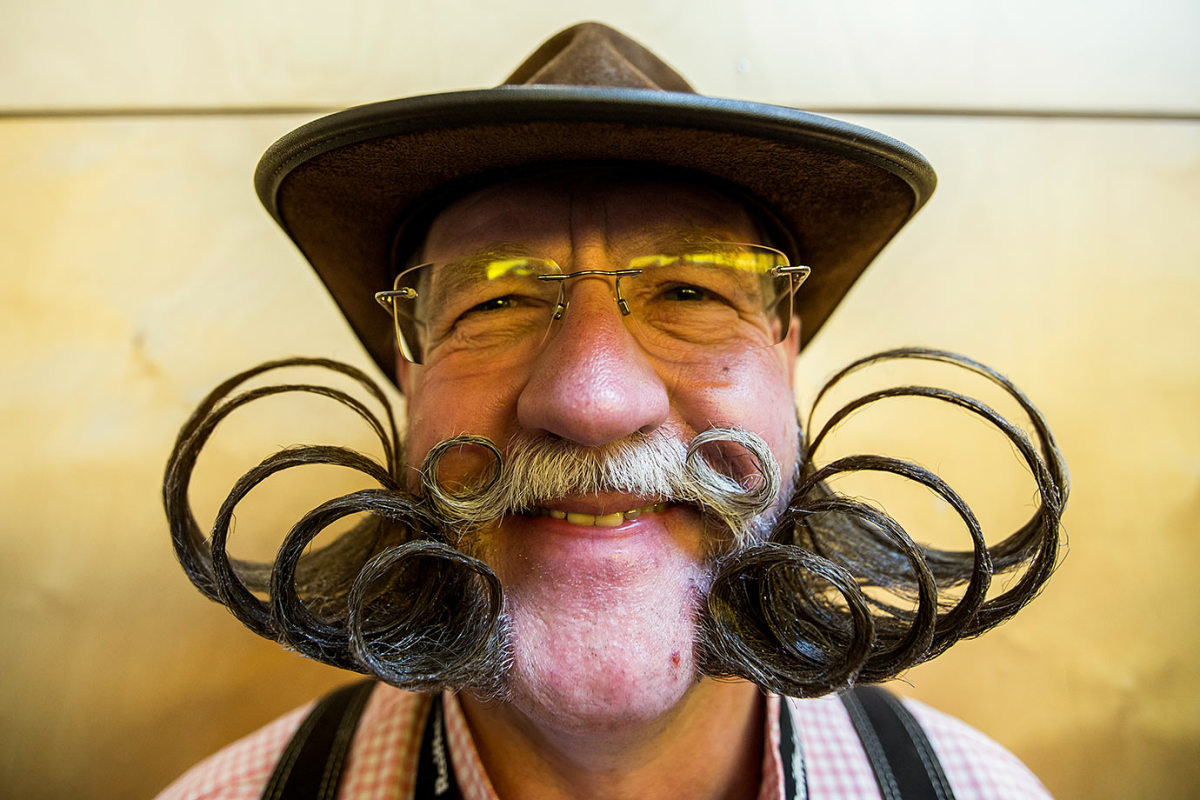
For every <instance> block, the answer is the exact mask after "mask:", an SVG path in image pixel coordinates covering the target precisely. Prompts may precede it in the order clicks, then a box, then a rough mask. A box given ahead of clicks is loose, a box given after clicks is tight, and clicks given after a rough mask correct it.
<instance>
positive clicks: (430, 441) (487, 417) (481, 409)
mask: <svg viewBox="0 0 1200 800" xmlns="http://www.w3.org/2000/svg"><path fill="white" fill-rule="evenodd" d="M408 389H409V393H408V395H407V397H406V402H407V418H408V430H407V434H406V444H407V446H406V451H407V452H406V456H405V460H406V463H407V464H408V465H409V466H410V467H419V466H420V465H421V462H422V461H423V460H424V458H425V454H426V453H428V452H429V449H430V448H432V447H433V446H434V445H435V444H437V443H438V442H440V441H442V440H444V439H448V438H450V437H451V436H457V435H459V434H463V433H471V434H475V435H477V436H486V437H487V438H489V439H491V440H492V441H493V442H495V443H496V445H497V446H498V447H500V448H501V450H503V449H504V444H505V442H506V441H507V439H508V437H509V436H510V435H511V434H512V432H513V431H512V426H513V425H514V423H515V419H516V407H517V397H518V395H519V392H520V383H519V381H517V380H512V379H506V378H505V377H504V376H494V377H492V379H490V380H486V381H482V380H480V379H479V378H478V377H477V376H464V375H461V374H454V373H451V372H449V371H447V370H442V369H438V368H436V367H431V368H429V369H425V370H421V371H419V372H418V373H417V374H416V375H415V376H414V380H413V381H412V382H411V384H410V386H409V387H408Z"/></svg>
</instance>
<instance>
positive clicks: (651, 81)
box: [504, 22, 695, 94]
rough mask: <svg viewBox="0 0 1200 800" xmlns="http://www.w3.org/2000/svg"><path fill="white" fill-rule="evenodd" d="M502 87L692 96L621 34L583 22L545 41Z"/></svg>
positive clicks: (685, 85)
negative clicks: (643, 91)
mask: <svg viewBox="0 0 1200 800" xmlns="http://www.w3.org/2000/svg"><path fill="white" fill-rule="evenodd" d="M504 83H505V84H506V85H513V84H517V85H526V86H528V85H532V84H552V85H558V86H606V87H613V88H624V89H658V90H661V91H668V92H688V93H691V94H695V90H694V89H692V87H691V85H689V84H688V82H687V81H686V80H684V78H683V76H682V75H680V74H679V73H678V72H676V71H675V70H674V69H672V68H671V67H670V65H668V64H667V63H666V62H665V61H663V60H662V59H661V58H659V57H658V56H656V55H654V53H651V52H650V51H649V50H647V49H646V48H645V47H643V46H642V45H640V44H638V43H637V42H635V41H634V40H633V39H630V38H629V37H628V36H626V35H625V34H623V33H621V32H619V31H615V30H613V29H612V28H610V27H608V26H607V25H601V24H600V23H598V22H583V23H580V24H579V25H574V26H572V27H570V28H567V29H566V30H564V31H560V32H559V33H557V34H555V35H554V36H552V37H550V38H549V39H547V40H546V42H545V43H544V44H543V45H542V46H541V47H539V48H538V49H537V50H535V51H534V52H533V54H532V55H531V56H529V58H527V59H525V62H524V63H522V64H521V66H519V67H517V69H516V71H515V72H513V74H512V75H510V76H508V79H507V80H505V81H504Z"/></svg>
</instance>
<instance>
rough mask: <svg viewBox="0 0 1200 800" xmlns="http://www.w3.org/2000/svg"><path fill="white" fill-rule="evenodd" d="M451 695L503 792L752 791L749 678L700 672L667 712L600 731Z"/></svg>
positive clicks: (723, 797)
mask: <svg viewBox="0 0 1200 800" xmlns="http://www.w3.org/2000/svg"><path fill="white" fill-rule="evenodd" d="M459 699H460V701H461V704H462V708H463V711H464V713H465V715H466V718H467V723H468V725H469V726H470V728H471V733H472V735H473V737H474V740H475V745H476V748H477V749H478V751H479V757H480V759H481V761H482V762H483V766H484V768H485V769H486V770H487V774H488V777H489V779H490V780H491V782H492V786H493V788H495V790H496V793H497V795H498V796H499V797H500V798H501V799H502V800H507V799H508V798H516V797H520V798H529V799H530V800H558V799H559V798H584V799H585V800H593V799H594V800H601V799H603V800H617V798H647V799H648V800H653V799H654V798H668V797H670V798H677V797H695V798H712V800H741V799H742V798H753V797H755V796H757V794H758V787H759V783H760V781H761V771H762V748H763V723H764V720H763V714H764V707H765V705H764V701H763V697H762V695H761V693H760V692H759V691H758V689H757V688H756V687H754V686H753V685H752V684H749V683H745V682H740V681H738V682H734V681H721V682H718V681H713V680H710V679H704V680H702V681H700V682H699V683H698V684H696V685H695V686H693V687H692V688H691V690H690V691H688V692H687V694H686V695H685V696H684V697H683V698H682V699H681V700H680V701H679V702H678V703H677V704H676V705H675V706H674V707H673V708H672V709H671V710H670V711H669V712H667V713H666V714H664V715H662V716H660V717H658V718H656V719H653V720H650V721H645V720H638V721H636V722H630V723H628V724H619V723H618V724H611V725H606V726H605V727H604V729H603V730H596V729H570V730H564V729H562V727H561V726H557V725H555V724H553V723H550V724H547V723H546V722H544V721H540V720H537V719H534V718H533V717H532V716H530V715H528V714H526V713H523V712H522V711H520V710H519V709H517V708H515V707H513V706H512V705H511V704H507V703H481V702H479V701H477V700H475V699H473V698H470V697H467V696H465V695H462V696H460V698H459Z"/></svg>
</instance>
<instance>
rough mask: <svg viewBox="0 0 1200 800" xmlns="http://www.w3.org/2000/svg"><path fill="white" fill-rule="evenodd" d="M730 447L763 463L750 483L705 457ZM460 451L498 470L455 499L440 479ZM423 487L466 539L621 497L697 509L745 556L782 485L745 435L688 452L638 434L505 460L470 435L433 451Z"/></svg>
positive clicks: (547, 442)
mask: <svg viewBox="0 0 1200 800" xmlns="http://www.w3.org/2000/svg"><path fill="white" fill-rule="evenodd" d="M730 445H732V446H735V447H738V448H741V449H743V450H744V451H745V452H746V453H747V454H748V455H749V456H750V459H751V461H752V462H754V469H753V470H752V471H750V472H749V473H748V474H742V475H737V474H730V473H731V472H734V470H733V469H732V467H731V464H730V462H729V460H728V459H724V460H722V459H714V458H710V457H706V456H705V452H706V451H707V452H710V453H711V452H712V451H714V450H715V449H717V448H724V447H728V446H730ZM461 447H480V448H483V449H485V450H487V451H488V452H490V453H491V454H492V456H493V458H494V459H495V464H494V468H493V471H492V473H491V475H490V476H489V477H480V478H478V479H476V480H474V481H472V482H468V484H467V485H466V486H465V487H464V488H462V489H458V490H455V491H453V492H452V491H448V490H447V489H445V488H444V487H443V486H442V485H441V483H440V482H439V480H438V471H439V467H440V465H441V463H442V461H443V459H444V458H445V457H446V456H447V455H448V454H449V453H450V452H451V451H454V450H457V449H458V448H461ZM714 461H724V463H722V464H720V465H718V464H715V463H713V462H714ZM721 467H724V470H723V469H722V468H721ZM421 482H422V486H423V487H424V490H425V494H426V497H427V498H428V499H429V502H430V504H431V505H432V506H433V507H434V508H435V509H436V511H437V513H438V515H439V516H440V517H441V518H442V519H443V520H444V521H445V522H446V523H447V527H448V528H449V529H450V530H451V531H453V532H455V534H457V535H458V536H459V537H460V538H461V537H462V536H466V535H469V534H471V533H473V532H475V531H478V530H479V529H481V528H484V527H486V526H488V525H490V524H491V523H493V522H496V521H498V520H499V519H501V518H502V517H504V516H507V515H512V514H521V513H526V512H528V511H530V510H532V509H533V508H535V507H537V506H541V505H544V504H546V503H549V502H552V501H554V500H558V499H561V498H563V497H567V496H569V495H578V494H597V493H620V494H630V495H638V496H643V497H647V498H654V500H655V501H656V502H659V501H671V502H676V503H687V504H690V505H692V506H695V507H696V508H697V509H699V510H700V511H701V513H702V514H703V515H704V516H706V517H708V518H710V519H712V520H713V521H714V522H717V523H719V524H720V525H721V526H723V527H724V528H726V529H728V530H729V531H730V532H731V533H732V535H733V545H734V548H735V549H739V548H741V547H744V546H745V545H747V544H749V543H751V541H752V540H753V539H754V538H755V536H756V531H758V530H759V529H760V528H761V527H763V526H760V525H756V524H755V521H756V520H757V519H758V518H759V517H760V516H761V515H762V514H764V513H765V512H766V511H768V510H769V509H770V508H771V507H772V506H773V505H774V504H775V500H776V497H777V496H778V494H779V487H780V484H781V478H780V470H779V464H778V463H777V462H776V460H775V457H774V455H773V454H772V453H771V450H770V448H769V447H768V445H767V443H766V442H765V441H764V440H763V439H762V437H760V436H758V435H757V434H754V433H751V432H749V431H745V430H740V429H736V428H712V429H709V430H706V431H703V432H702V433H700V434H697V435H696V437H695V438H693V439H692V441H691V442H690V443H689V444H687V445H685V444H684V443H683V442H681V441H680V440H679V439H677V438H675V437H674V436H670V435H667V434H661V433H651V434H638V435H636V436H632V437H629V438H627V439H623V440H621V441H619V442H612V443H610V444H607V445H604V446H602V447H583V446H580V445H576V444H574V443H571V442H567V441H563V440H561V439H551V438H548V437H545V436H534V435H529V434H518V435H517V436H515V437H514V438H513V439H512V440H511V441H510V442H509V444H508V448H507V452H506V453H505V454H504V455H503V456H502V455H501V453H500V450H499V448H498V447H497V446H496V445H495V443H494V442H492V441H491V440H490V439H487V438H486V437H482V436H473V435H470V434H464V435H461V436H455V437H453V438H450V439H446V440H443V441H442V442H439V443H438V444H437V445H435V446H434V447H433V448H432V449H431V450H430V451H429V453H428V454H427V455H426V457H425V461H424V463H423V465H422V467H421Z"/></svg>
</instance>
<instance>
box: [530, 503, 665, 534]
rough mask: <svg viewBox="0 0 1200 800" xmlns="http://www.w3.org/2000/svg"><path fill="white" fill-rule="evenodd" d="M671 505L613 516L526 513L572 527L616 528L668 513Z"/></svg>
mask: <svg viewBox="0 0 1200 800" xmlns="http://www.w3.org/2000/svg"><path fill="white" fill-rule="evenodd" d="M671 505H672V504H671V503H654V504H653V505H648V506H642V507H641V508H631V509H629V510H628V511H614V512H613V513H611V514H599V515H597V514H584V513H581V512H577V511H561V510H559V509H557V508H541V507H537V508H534V509H532V510H530V511H528V512H526V513H525V516H528V517H550V518H551V519H561V520H566V521H567V522H569V523H571V524H572V525H581V526H583V527H588V528H615V527H617V526H618V525H624V524H625V523H626V522H631V521H632V520H635V519H637V518H638V517H640V516H642V515H643V514H657V513H659V512H662V511H666V510H667V509H668V508H670V507H671Z"/></svg>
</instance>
